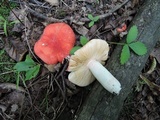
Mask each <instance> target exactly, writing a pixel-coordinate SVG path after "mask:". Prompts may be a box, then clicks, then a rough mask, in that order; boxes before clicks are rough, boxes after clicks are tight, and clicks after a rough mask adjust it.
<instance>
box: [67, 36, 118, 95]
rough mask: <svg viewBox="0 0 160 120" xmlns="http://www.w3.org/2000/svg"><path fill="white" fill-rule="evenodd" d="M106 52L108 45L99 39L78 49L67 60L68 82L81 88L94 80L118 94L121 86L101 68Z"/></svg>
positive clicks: (106, 55) (106, 56)
mask: <svg viewBox="0 0 160 120" xmlns="http://www.w3.org/2000/svg"><path fill="white" fill-rule="evenodd" d="M108 51H109V46H108V43H107V42H106V41H104V40H101V39H92V40H90V41H89V42H88V43H87V44H86V45H84V46H83V47H82V48H80V49H78V50H77V51H76V52H75V53H74V55H72V56H71V58H70V60H69V66H68V71H70V72H71V73H70V74H69V76H68V79H69V81H71V82H72V83H74V84H76V85H78V86H81V87H83V86H87V85H89V84H90V83H92V82H93V81H94V80H95V78H96V79H97V80H98V81H99V82H100V83H101V85H102V86H103V87H104V88H105V89H106V90H108V91H109V92H111V93H116V94H119V92H120V90H121V84H120V83H119V81H118V80H117V79H116V78H115V77H114V76H113V75H112V74H111V73H110V72H109V71H108V70H107V69H106V68H105V67H104V66H103V65H104V64H105V61H106V59H107V58H108Z"/></svg>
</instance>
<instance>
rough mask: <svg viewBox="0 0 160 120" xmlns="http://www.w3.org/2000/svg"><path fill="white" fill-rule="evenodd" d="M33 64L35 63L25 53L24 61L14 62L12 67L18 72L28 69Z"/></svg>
mask: <svg viewBox="0 0 160 120" xmlns="http://www.w3.org/2000/svg"><path fill="white" fill-rule="evenodd" d="M35 65H36V63H35V62H34V61H33V60H32V58H31V57H30V56H29V55H27V56H26V59H25V61H23V62H18V63H16V65H15V66H14V69H15V70H16V71H18V72H22V71H28V70H30V69H31V68H32V67H34V66H35Z"/></svg>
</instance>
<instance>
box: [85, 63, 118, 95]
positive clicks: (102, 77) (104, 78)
mask: <svg viewBox="0 0 160 120" xmlns="http://www.w3.org/2000/svg"><path fill="white" fill-rule="evenodd" d="M87 66H88V68H89V69H90V71H91V72H92V74H93V75H94V77H95V78H96V79H97V80H98V81H99V82H100V83H101V85H102V86H103V87H104V88H105V89H106V90H108V91H109V92H111V93H116V94H119V92H120V90H121V84H120V83H119V81H118V80H117V79H116V78H115V77H114V76H113V75H112V74H111V73H110V72H109V71H108V70H107V69H106V68H105V67H104V66H103V65H102V64H101V63H99V62H98V61H96V60H90V61H89V63H88V65H87Z"/></svg>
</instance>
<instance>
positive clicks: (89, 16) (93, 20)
mask: <svg viewBox="0 0 160 120" xmlns="http://www.w3.org/2000/svg"><path fill="white" fill-rule="evenodd" d="M88 18H89V19H90V20H91V21H90V22H89V27H92V26H93V25H94V23H95V22H97V21H98V20H99V16H95V17H93V15H92V14H88Z"/></svg>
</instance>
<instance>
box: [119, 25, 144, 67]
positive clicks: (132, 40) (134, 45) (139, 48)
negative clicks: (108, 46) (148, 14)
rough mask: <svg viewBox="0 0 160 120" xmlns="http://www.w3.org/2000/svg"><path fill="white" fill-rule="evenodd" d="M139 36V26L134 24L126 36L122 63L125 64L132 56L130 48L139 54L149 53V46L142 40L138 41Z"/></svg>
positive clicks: (121, 58)
mask: <svg viewBox="0 0 160 120" xmlns="http://www.w3.org/2000/svg"><path fill="white" fill-rule="evenodd" d="M137 36H138V29H137V26H135V25H134V26H132V27H131V29H130V30H129V32H128V34H127V38H126V43H124V45H123V48H122V52H121V57H120V63H121V64H122V65H123V64H125V63H126V62H127V61H128V60H129V58H130V49H131V50H132V51H133V52H134V53H136V54H137V55H144V54H146V53H147V48H146V46H145V44H143V43H142V42H139V41H136V39H137Z"/></svg>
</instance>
